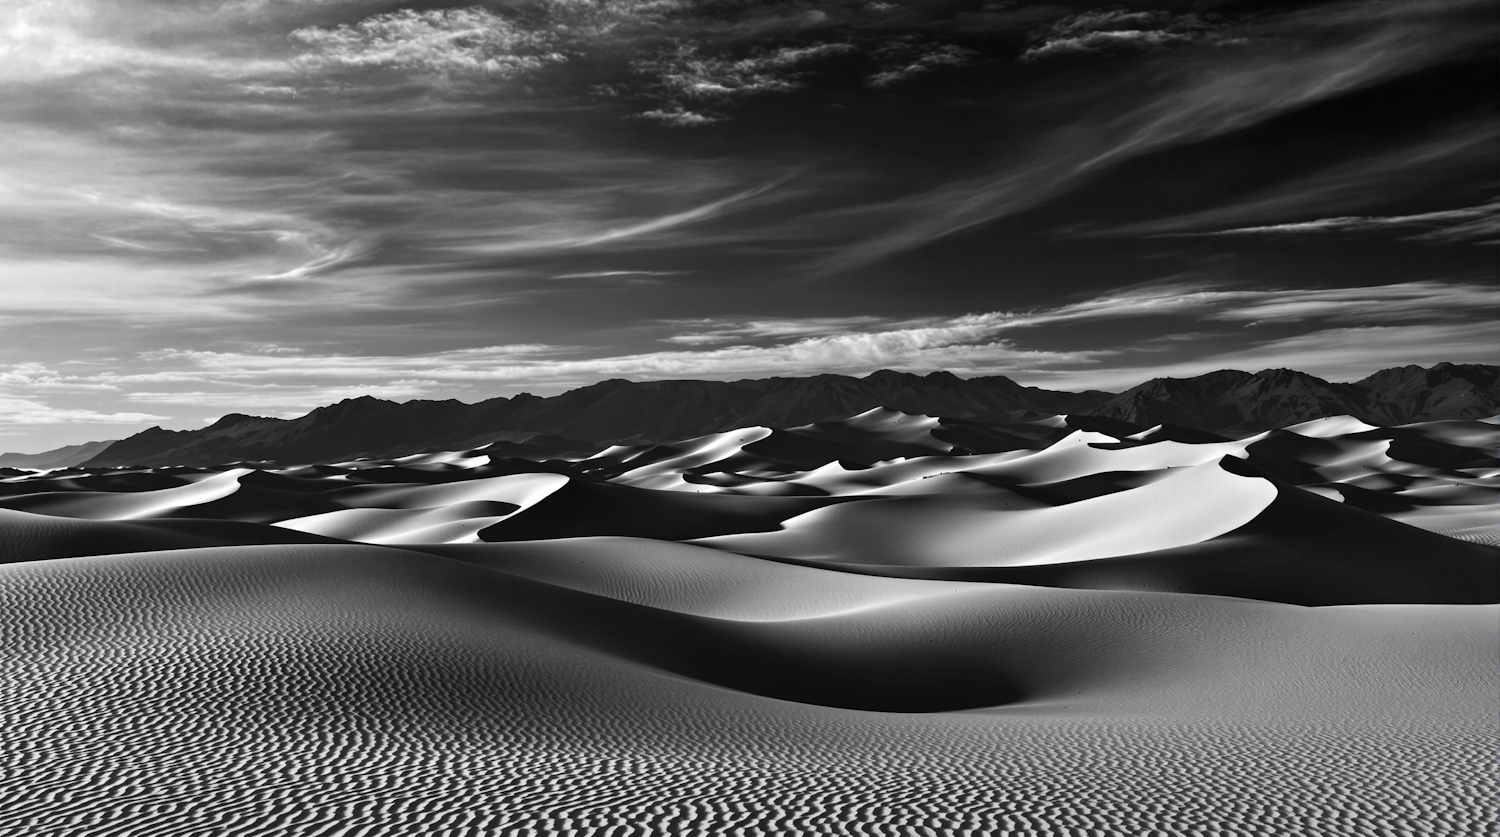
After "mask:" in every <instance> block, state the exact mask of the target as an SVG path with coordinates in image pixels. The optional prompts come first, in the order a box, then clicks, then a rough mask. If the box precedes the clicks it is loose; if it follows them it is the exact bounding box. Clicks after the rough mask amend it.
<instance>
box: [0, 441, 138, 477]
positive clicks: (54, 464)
mask: <svg viewBox="0 0 1500 837" xmlns="http://www.w3.org/2000/svg"><path fill="white" fill-rule="evenodd" d="M112 444H114V441H112V440H108V441H103V442H84V443H83V444H81V445H66V446H64V447H60V448H54V449H52V450H48V451H42V452H41V453H0V468H4V467H10V468H32V469H36V470H42V469H45V468H67V467H70V466H73V465H78V464H80V463H83V462H87V461H89V460H90V459H92V458H94V457H95V456H98V455H99V454H100V453H102V452H103V451H104V449H105V448H107V447H109V446H110V445H112Z"/></svg>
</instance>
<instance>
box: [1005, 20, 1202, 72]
mask: <svg viewBox="0 0 1500 837" xmlns="http://www.w3.org/2000/svg"><path fill="white" fill-rule="evenodd" d="M1219 28H1220V26H1219V25H1217V24H1215V23H1214V22H1212V21H1210V20H1207V19H1204V18H1203V17H1200V16H1199V15H1196V14H1173V13H1171V12H1167V11H1160V10H1128V9H1110V10H1103V11H1091V12H1082V13H1080V14H1076V15H1071V16H1069V17H1065V18H1063V19H1062V20H1059V21H1057V22H1055V23H1053V24H1052V25H1051V26H1049V27H1047V28H1046V29H1044V30H1042V31H1040V32H1037V33H1035V34H1034V35H1033V39H1034V40H1035V41H1036V43H1035V44H1034V45H1032V46H1031V47H1028V48H1027V50H1026V51H1025V52H1023V53H1021V60H1022V61H1026V62H1031V61H1040V60H1043V59H1046V58H1057V57H1060V56H1065V55H1096V54H1100V53H1108V52H1114V51H1120V50H1126V51H1128V50H1150V49H1159V48H1162V47H1169V46H1176V45H1180V44H1186V43H1190V42H1192V41H1197V40H1201V39H1203V38H1205V37H1209V36H1211V35H1212V34H1213V33H1215V32H1216V31H1217V30H1218V29H1219Z"/></svg>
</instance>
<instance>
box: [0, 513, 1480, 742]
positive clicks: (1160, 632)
mask: <svg viewBox="0 0 1500 837" xmlns="http://www.w3.org/2000/svg"><path fill="white" fill-rule="evenodd" d="M601 546H602V547H603V548H604V550H605V554H604V555H595V556H592V558H593V560H594V562H595V565H596V567H597V566H599V565H600V562H603V561H619V559H620V557H621V555H622V554H623V553H622V552H621V547H622V546H629V544H622V543H621V542H618V541H613V542H610V541H606V542H603V543H598V542H592V543H579V544H564V545H563V548H564V549H567V550H571V551H574V552H575V553H576V556H577V558H578V559H580V560H582V561H584V562H587V561H588V560H589V556H588V555H587V553H588V552H590V551H593V550H595V549H597V548H599V547H601ZM448 549H463V550H475V551H479V550H482V551H489V552H491V555H489V556H483V555H479V556H475V557H477V558H478V561H475V562H467V563H466V562H459V561H452V560H445V559H443V558H440V557H437V556H434V555H430V554H418V553H412V552H408V551H404V550H399V549H390V548H382V547H374V546H363V545H297V546H286V545H281V546H239V547H220V548H210V549H183V550H174V551H170V552H149V553H132V554H126V555H115V556H101V557H93V558H77V559H68V560H60V561H46V562H33V563H26V564H12V565H6V566H4V567H0V577H3V578H4V579H5V582H6V584H5V586H4V591H5V592H4V603H5V605H6V607H7V608H8V609H9V610H10V612H11V613H13V614H14V615H13V617H12V619H11V624H12V626H13V627H14V628H15V629H16V630H18V631H19V632H20V634H21V635H22V637H23V638H22V640H21V641H20V644H19V645H17V646H16V648H17V651H18V652H21V653H23V654H24V653H40V650H39V649H41V648H42V647H44V646H46V647H51V646H49V645H48V644H49V643H56V642H59V641H61V642H64V643H76V642H77V638H79V637H88V636H91V635H96V632H98V631H100V630H104V629H106V628H107V630H105V632H104V633H102V634H97V636H98V637H99V638H100V639H102V640H103V641H104V642H105V643H106V646H110V645H111V644H112V643H113V642H115V641H116V640H115V639H110V637H114V638H119V637H124V636H137V635H147V634H149V635H152V636H156V637H157V639H156V640H154V641H153V643H152V644H155V645H158V646H161V647H163V648H164V649H166V650H167V651H168V652H169V653H171V654H173V655H179V656H180V655H181V654H184V653H185V654H197V653H198V652H199V646H198V644H197V643H198V641H199V639H201V638H203V637H211V636H222V635H224V631H226V630H228V631H230V632H231V633H233V632H236V631H243V630H250V631H252V632H253V635H254V636H257V637H261V638H262V639H264V640H266V641H270V642H272V643H273V645H275V644H279V643H281V642H283V639H282V638H281V637H282V634H283V633H284V634H285V640H286V641H289V642H293V643H296V642H304V641H306V638H308V637H315V636H319V635H322V636H324V637H325V639H326V640H327V641H329V642H335V643H336V642H339V641H343V640H338V639H336V637H347V636H350V635H351V634H350V633H349V632H350V631H355V632H359V631H363V630H367V629H370V630H377V631H383V632H388V631H390V630H397V631H399V632H405V635H406V636H407V638H408V639H407V640H405V641H408V642H415V644H414V645H408V646H407V648H406V650H403V651H398V652H397V653H398V654H399V655H402V656H405V655H411V654H419V655H420V654H421V653H424V652H420V650H419V649H421V648H430V649H432V650H434V651H440V650H441V649H442V648H444V647H445V646H449V645H452V644H453V643H454V642H459V643H460V644H467V642H468V640H464V639H462V636H463V635H466V634H471V633H472V634H473V635H474V636H482V637H490V638H489V639H484V640H482V642H484V643H488V642H502V643H504V642H512V641H522V642H524V643H530V644H533V645H534V644H536V643H541V644H542V645H543V646H545V647H547V648H550V649H552V650H549V651H547V652H546V655H550V656H548V659H552V660H553V662H552V663H548V665H561V666H563V668H565V669H567V668H569V667H571V666H574V665H603V664H605V661H610V662H608V666H609V667H612V668H614V669H615V670H616V671H617V673H618V672H623V671H630V672H633V673H632V674H631V675H630V676H631V677H633V678H636V679H639V678H640V677H647V678H650V677H659V676H661V675H663V674H669V675H672V676H673V677H675V678H679V679H681V678H685V679H686V680H687V681H692V682H698V683H701V684H703V685H704V686H705V687H713V688H728V689H730V690H732V691H734V692H738V693H744V694H750V695H759V696H761V697H765V698H775V699H779V700H787V701H793V702H797V703H803V704H808V705H815V706H828V707H838V708H846V709H864V710H878V711H897V712H941V711H951V710H955V709H963V708H973V707H985V706H998V705H1011V704H1014V705H1028V704H1051V703H1054V702H1056V701H1059V700H1064V701H1067V702H1071V703H1073V704H1078V705H1097V706H1112V707H1132V706H1133V707H1135V709H1134V710H1132V711H1147V712H1148V713H1149V712H1152V711H1165V710H1167V709H1169V708H1170V709H1171V711H1186V712H1189V713H1190V714H1191V713H1192V712H1194V711H1197V710H1192V709H1189V708H1188V707H1190V706H1193V705H1197V704H1198V702H1200V701H1202V700H1205V699H1206V696H1207V695H1212V696H1213V697H1212V700H1213V702H1214V703H1213V705H1215V706H1217V707H1219V708H1223V707H1225V706H1233V705H1239V706H1242V707H1247V708H1248V707H1258V708H1262V709H1263V708H1264V707H1265V706H1266V705H1275V704H1279V703H1285V702H1287V701H1289V700H1291V699H1292V697H1295V693H1296V692H1298V691H1303V692H1306V694H1304V695H1302V697H1303V698H1306V699H1308V700H1313V699H1316V700H1331V699H1333V696H1332V695H1330V694H1328V693H1327V691H1326V690H1327V689H1329V688H1330V686H1331V685H1332V684H1329V683H1327V682H1324V681H1320V680H1319V678H1318V677H1317V676H1316V674H1315V673H1314V669H1312V668H1310V666H1312V665H1313V664H1314V662H1315V660H1316V658H1317V657H1318V652H1316V650H1314V651H1312V652H1305V653H1304V652H1298V653H1293V651H1292V649H1293V648H1295V647H1296V646H1297V645H1298V644H1299V643H1308V642H1311V643H1313V644H1314V646H1315V647H1322V646H1323V645H1325V644H1328V643H1330V642H1331V644H1332V648H1334V649H1339V650H1338V653H1340V654H1343V655H1345V657H1344V659H1345V661H1346V663H1347V661H1348V660H1349V659H1352V658H1351V657H1349V656H1348V655H1349V654H1351V653H1353V652H1351V651H1350V650H1349V649H1347V648H1340V646H1341V645H1343V644H1347V643H1349V642H1356V644H1357V643H1358V642H1366V641H1368V642H1372V643H1374V642H1376V640H1378V642H1380V643H1386V642H1391V641H1394V640H1393V639H1392V633H1393V632H1396V633H1399V632H1400V631H1406V632H1407V634H1406V635H1407V636H1408V639H1405V640H1401V641H1400V642H1397V644H1396V645H1394V646H1389V647H1386V648H1384V649H1379V648H1377V647H1376V646H1375V645H1372V646H1371V647H1370V648H1369V654H1370V655H1374V656H1373V657H1371V659H1374V658H1376V657H1378V656H1379V653H1385V652H1389V651H1394V650H1399V648H1401V647H1402V646H1404V645H1411V644H1412V643H1413V642H1417V643H1441V642H1448V641H1450V640H1449V639H1447V637H1450V636H1451V635H1452V634H1451V632H1452V631H1454V630H1457V631H1460V632H1463V631H1468V630H1469V628H1468V627H1465V626H1471V625H1473V624H1477V622H1476V621H1475V620H1476V619H1480V618H1483V614H1489V618H1493V616H1494V615H1495V614H1496V613H1500V611H1497V610H1496V609H1495V608H1493V607H1491V608H1479V609H1473V608H1470V609H1464V610H1462V611H1452V610H1445V609H1442V608H1427V609H1425V610H1424V609H1421V608H1417V609H1410V608H1408V609H1406V610H1403V611H1391V612H1390V613H1389V614H1387V615H1382V613H1383V611H1380V610H1370V609H1368V608H1366V609H1358V608H1356V609H1339V608H1331V609H1320V610H1307V609H1299V608H1293V607H1289V606H1285V605H1277V604H1271V603H1264V602H1250V601H1235V600H1228V599H1218V598H1205V597H1196V596H1181V595H1168V594H1156V593H1128V594H1125V593H1113V592H1093V591H1081V590H1055V589H1047V588H1041V587H1029V586H1015V585H1003V584H977V583H965V582H934V581H921V580H908V579H893V578H859V577H854V576H847V575H845V574H840V573H834V572H832V571H827V570H816V569H811V568H795V567H788V566H785V565H766V566H761V567H757V568H756V569H755V570H754V571H747V570H745V569H744V568H741V567H734V566H730V567H727V568H726V569H724V570H723V571H721V572H709V573H704V572H700V574H699V576H698V578H697V579H690V580H686V581H685V583H683V584H682V585H681V589H680V590H679V592H677V593H672V592H666V593H662V592H660V591H659V588H655V589H657V590H658V592H655V593H652V594H650V595H652V596H654V597H655V598H653V599H652V601H650V603H646V602H645V601H644V598H642V599H641V600H640V601H635V602H632V601H626V600H625V599H626V598H628V595H622V594H621V592H620V591H622V590H628V588H629V586H630V585H629V583H628V582H629V579H630V577H632V576H633V577H634V579H635V580H636V582H637V583H640V582H647V583H651V584H653V585H654V583H655V572H656V571H657V570H659V569H660V564H659V563H658V564H656V565H652V564H651V563H650V562H649V561H648V562H646V563H640V564H638V565H637V566H633V567H630V568H629V569H626V570H624V571H623V573H621V574H619V575H617V577H616V578H615V579H613V582H612V583H611V584H610V585H609V592H610V593H612V594H613V595H597V594H594V593H590V592H584V591H582V590H581V589H580V588H581V587H583V586H585V585H586V584H587V583H588V581H589V574H588V573H587V572H579V571H577V570H571V571H568V570H565V571H563V572H562V574H560V575H559V574H557V570H556V568H550V569H548V568H545V567H544V568H543V569H542V570H540V571H538V570H536V569H534V567H535V566H536V564H535V562H534V559H535V557H536V556H535V554H534V553H533V554H531V555H527V550H526V549H524V545H515V546H512V545H502V546H499V547H495V546H478V547H449V548H448ZM682 549H684V550H688V551H692V550H691V548H690V547H684V548H682ZM528 560H531V561H532V565H533V569H532V570H530V572H531V574H532V575H540V574H543V573H546V572H551V573H553V576H552V579H551V580H550V581H545V582H544V581H539V580H537V579H536V578H532V577H527V576H526V575H524V574H523V571H525V570H526V564H527V562H528ZM627 560H628V559H627ZM747 560H753V559H747ZM726 563H728V564H733V563H734V562H733V561H731V562H726ZM507 565H508V568H507ZM616 572H617V573H619V572H620V571H619V570H618V569H617V570H616ZM750 572H753V573H754V574H756V575H758V576H759V577H758V578H755V579H753V582H752V583H751V584H749V585H741V586H740V596H741V598H740V600H739V601H738V602H737V603H730V604H726V605H719V606H718V607H720V610H718V613H719V614H720V615H717V616H707V615H703V613H702V611H703V610H704V609H705V607H704V602H706V601H709V600H710V599H711V597H712V590H711V589H710V588H711V584H712V583H713V582H715V581H717V582H718V583H721V584H723V583H726V582H727V583H730V584H735V583H737V582H741V581H743V580H744V579H745V578H746V576H747V575H748V574H749V573H750ZM810 575H822V576H824V579H823V580H824V581H825V582H826V583H828V584H832V585H834V586H842V590H841V595H843V596H845V598H846V601H845V606H843V607H841V608H839V609H837V610H834V611H831V612H822V613H807V612H804V613H800V614H787V613H785V612H783V614H781V615H782V617H783V618H779V619H775V620H767V619H765V618H764V616H765V615H766V614H767V613H769V612H774V610H775V609H776V608H778V607H785V605H782V604H780V603H777V602H775V601H774V600H775V599H776V598H778V597H779V596H780V595H781V593H782V592H783V591H784V590H785V589H787V588H788V587H792V586H797V585H805V584H806V583H807V582H808V581H809V580H810ZM715 576H717V577H716V578H715ZM736 576H738V577H736ZM597 577H598V576H597V575H596V576H594V578H595V579H597ZM746 588H749V589H746ZM46 590H50V591H52V592H51V594H49V595H43V594H42V591H46ZM98 590H108V591H109V594H108V595H106V596H99V595H97V594H96V593H95V592H93V591H98ZM695 597H696V599H695ZM637 598H641V597H637ZM695 610H696V611H699V612H696V613H695V612H693V611H695ZM730 613H734V614H735V615H738V616H745V617H749V618H729V616H727V615H725V614H730ZM1319 614H1322V615H1319ZM1403 614H1404V615H1403ZM1421 624H1429V625H1430V629H1424V630H1418V631H1416V632H1415V633H1413V632H1412V631H1411V630H1410V629H1411V628H1412V627H1413V626H1414V625H1421ZM360 625H368V626H369V627H368V628H361V627H359V626H360ZM109 626H113V627H109ZM237 626H238V627H237ZM382 626H384V627H382ZM268 629H269V630H270V631H271V632H270V633H267V630H268ZM329 630H332V631H333V633H327V631H329ZM309 631H311V632H312V633H311V634H310V633H309ZM455 632H457V633H455ZM475 632H477V633H475ZM1320 632H1327V633H1326V634H1323V635H1321V636H1320ZM1370 632H1373V633H1370ZM1367 634H1368V635H1367ZM1361 636H1363V637H1364V639H1362V640H1356V639H1354V638H1356V637H1361ZM26 637H31V638H30V639H27V638H26ZM68 637H73V639H68ZM523 637H524V638H525V639H524V640H523V639H522V638H523ZM1189 638H1190V639H1189ZM320 641H321V640H320ZM36 643H42V644H41V645H37V644H36ZM57 647H59V648H61V647H62V646H57ZM81 647H82V648H84V649H87V648H88V647H89V645H88V644H87V643H85V645H84V646H81ZM1422 647H1424V648H1427V647H1429V645H1427V644H1423V645H1422ZM28 648H29V649H31V650H30V651H27V649H28ZM1276 648H1280V649H1282V651H1281V652H1276V653H1285V654H1286V659H1283V660H1281V661H1280V662H1278V663H1277V668H1278V669H1279V670H1280V672H1281V674H1282V675H1285V676H1287V677H1288V678H1290V679H1288V680H1287V681H1286V682H1283V683H1279V684H1272V683H1268V682H1265V680H1264V679H1263V678H1264V677H1265V670H1264V669H1265V662H1264V661H1265V660H1266V659H1271V658H1268V657H1265V656H1264V655H1266V654H1268V653H1272V649H1276ZM1474 650H1475V651H1476V652H1479V656H1478V657H1473V656H1470V657H1462V658H1461V660H1460V661H1459V662H1457V663H1455V662H1454V660H1452V659H1449V660H1448V661H1447V662H1445V663H1441V664H1443V665H1447V664H1458V665H1460V666H1461V667H1463V666H1470V667H1472V666H1474V665H1477V664H1479V663H1481V662H1483V660H1482V659H1481V658H1484V657H1485V654H1487V653H1488V652H1487V651H1485V646H1482V645H1481V646H1475V647H1474ZM1377 652H1379V653H1377ZM47 653H51V652H47ZM68 653H74V652H68ZM1330 653H1332V651H1330ZM1360 653H1364V652H1360ZM589 660H593V661H594V662H592V663H590V662H588V661H589ZM1400 660H1401V661H1399V662H1396V663H1390V662H1388V663H1387V665H1407V664H1409V661H1406V660H1405V658H1400ZM1365 664H1369V665H1374V664H1375V663H1373V662H1370V661H1369V660H1367V661H1366V662H1365V663H1361V665H1365ZM1427 664H1432V665H1439V663H1436V662H1431V661H1429V662H1428V663H1427ZM1247 666H1248V667H1249V668H1248V669H1247ZM622 667H623V668H622ZM527 671H528V669H527V668H526V667H524V666H523V667H522V668H521V669H518V670H517V671H516V672H514V673H512V674H506V675H499V672H497V676H503V677H505V678H512V679H513V678H515V677H520V678H522V679H523V680H524V679H525V678H527V677H531V676H534V675H532V674H528V673H527ZM1464 671H1465V672H1467V669H1466V668H1465V669H1464ZM652 672H656V674H652ZM1455 673H1456V672H1449V674H1450V675H1452V674H1455ZM1458 673H1460V674H1462V673H1461V672H1458ZM622 676H623V675H622ZM1361 676H1363V675H1361ZM1462 676H1463V677H1465V678H1469V677H1470V675H1469V674H1462ZM1452 682H1472V680H1460V681H1449V682H1447V683H1439V682H1434V683H1433V684H1431V685H1432V688H1433V689H1435V690H1436V692H1435V694H1436V693H1446V692H1449V691H1451V689H1452V685H1451V684H1452ZM522 685H524V684H522ZM1345 685H1347V684H1345ZM1361 685H1362V687H1370V686H1371V685H1372V684H1368V683H1362V684H1361ZM393 688H395V693H397V694H399V692H400V691H401V688H400V687H394V686H393ZM1383 688H1394V687H1392V686H1389V685H1388V686H1386V687H1383ZM1400 688H1402V689H1409V688H1411V686H1410V684H1402V685H1401V687H1400ZM1376 691H1377V693H1383V692H1381V690H1380V689H1377V690H1376ZM393 696H394V695H393ZM1408 697H1409V695H1408ZM1384 699H1385V698H1379V699H1378V700H1384ZM1378 700H1377V702H1378ZM1268 702H1269V704H1268ZM1288 705H1290V704H1288ZM1150 707H1155V708H1154V709H1152V708H1150Z"/></svg>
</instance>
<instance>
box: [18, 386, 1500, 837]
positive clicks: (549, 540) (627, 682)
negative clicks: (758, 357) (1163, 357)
mask: <svg viewBox="0 0 1500 837" xmlns="http://www.w3.org/2000/svg"><path fill="white" fill-rule="evenodd" d="M1497 430H1500V428H1497V426H1496V425H1495V424H1493V423H1489V422H1439V423H1433V425H1431V426H1429V425H1408V426H1404V427H1393V428H1379V427H1372V426H1370V425H1366V424H1363V423H1360V422H1357V421H1353V420H1349V419H1339V418H1335V419H1326V420H1319V421H1315V422H1308V423H1306V424H1302V425H1297V426H1294V427H1290V428H1286V429H1284V430H1280V431H1270V432H1267V433H1263V434H1258V435H1255V436H1251V437H1247V438H1244V439H1238V440H1228V439H1223V438H1220V437H1215V436H1211V435H1208V434H1194V433H1190V432H1184V431H1180V430H1178V429H1176V428H1173V427H1171V426H1170V425H1165V426H1160V427H1154V428H1150V429H1148V430H1145V431H1142V430H1140V429H1139V427H1138V426H1136V427H1125V426H1123V423H1119V422H1110V421H1107V420H1076V419H1070V418H1066V417H1057V418H1053V419H1043V420H1038V421H1033V422H1023V423H1018V424H1011V425H981V424H979V423H974V422H968V423H964V422H953V421H949V420H946V419H939V418H933V417H926V416H905V415H903V414H900V413H896V412H895V411H890V410H877V411H871V412H868V413H864V414H861V415H859V416H856V417H854V418H852V419H850V420H849V421H847V422H833V423H822V424H819V425H810V426H806V427H798V428H789V429H786V430H772V429H769V428H750V429H747V430H744V431H731V432H728V433H719V434H713V435H711V436H706V437H701V438H698V439H691V440H687V441H684V442H681V443H673V444H668V445H645V446H616V447H613V448H608V449H605V450H603V451H600V452H598V453H596V454H594V455H592V456H586V455H583V454H579V455H578V456H576V457H574V458H572V459H567V460H563V459H555V460H547V461H536V462H532V461H529V460H524V459H516V458H506V457H501V456H492V455H489V454H486V453H484V452H483V451H455V452H446V453H444V452H438V453H431V454H420V455H414V456H408V457H403V458H401V459H399V460H388V461H363V460H362V461H351V462H345V463H332V464H320V465H312V466H304V467H297V468H287V469H279V470H271V471H267V470H257V469H252V468H234V469H228V470H222V471H214V470H212V469H163V470H159V471H150V470H143V469H119V470H114V469H100V470H94V471H89V470H77V469H73V470H68V471H55V472H49V471H42V472H22V473H18V474H17V475H14V476H9V477H5V478H3V479H0V562H3V563H0V578H3V581H0V599H3V602H0V635H3V636H4V637H5V642H4V644H3V649H4V650H3V652H0V698H3V699H0V720H3V723H0V739H3V741H4V743H3V745H0V764H3V765H5V771H6V775H7V776H9V777H15V778H8V779H7V780H5V781H4V782H0V802H3V804H0V834H28V835H30V834H49V835H50V834H59V835H61V834H68V835H72V834H120V835H127V834H129V835H197V834H205V833H213V834H235V835H240V834H243V835H271V834H286V835H302V834H338V833H343V834H359V833H364V834H410V833H433V834H463V833H475V834H510V833H517V834H521V833H536V834H579V835H584V834H598V835H602V834H657V833H709V834H720V833H724V834H732V833H742V834H822V833H826V834H854V833H880V834H887V833H888V834H905V833H910V834H961V833H983V834H1000V833H1018V834H1028V833H1029V834H1110V835H1116V834H1118V835H1126V834H1129V835H1134V834H1144V833H1164V834H1174V835H1175V834H1182V835H1189V834H1244V835H1250V834H1271V833H1274V834H1318V835H1323V834H1368V833H1382V831H1384V832H1388V833H1395V834H1400V833H1410V834H1439V833H1442V834H1449V833H1454V834H1481V833H1492V828H1493V826H1492V823H1493V822H1494V821H1495V819H1496V817H1497V816H1500V810H1497V806H1496V803H1495V798H1494V794H1493V782H1494V766H1493V753H1494V750H1495V747H1496V746H1497V744H1500V740H1497V739H1500V735H1497V731H1496V728H1495V725H1494V720H1493V719H1494V712H1495V710H1496V709H1497V704H1496V698H1495V694H1494V689H1493V674H1494V670H1495V666H1496V665H1497V662H1500V638H1497V635H1496V632H1495V629H1494V628H1495V624H1496V619H1497V618H1500V608H1497V606H1496V602H1500V573H1497V570H1500V549H1496V548H1495V546H1494V543H1495V540H1496V539H1495V538H1494V535H1493V533H1494V532H1495V528H1496V523H1497V522H1500V520H1497V515H1496V512H1495V499H1496V497H1497V494H1500V483H1497V482H1496V480H1497V476H1496V468H1495V464H1494V459H1493V456H1494V444H1495V442H1497V441H1500V439H1497V436H1496V431H1497ZM1127 431H1128V432H1127Z"/></svg>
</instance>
